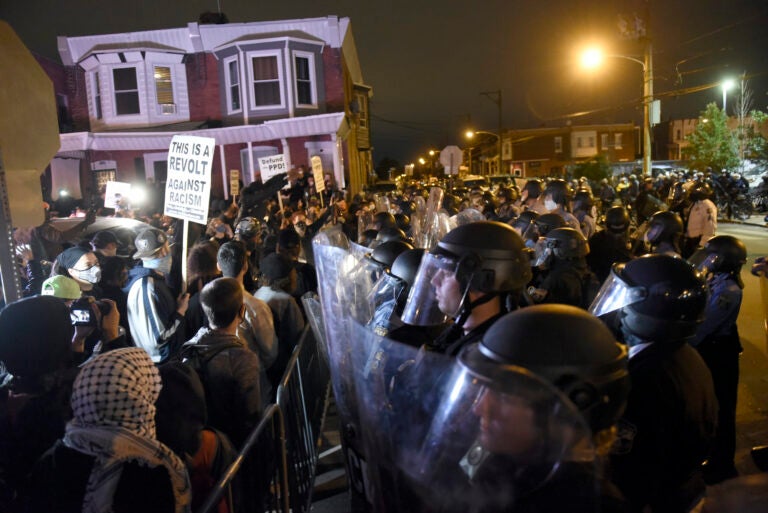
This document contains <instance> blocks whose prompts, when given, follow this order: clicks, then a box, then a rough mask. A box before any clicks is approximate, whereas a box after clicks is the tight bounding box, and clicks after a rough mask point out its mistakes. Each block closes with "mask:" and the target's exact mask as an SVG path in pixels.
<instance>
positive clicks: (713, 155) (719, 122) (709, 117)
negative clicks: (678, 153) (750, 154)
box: [683, 103, 739, 172]
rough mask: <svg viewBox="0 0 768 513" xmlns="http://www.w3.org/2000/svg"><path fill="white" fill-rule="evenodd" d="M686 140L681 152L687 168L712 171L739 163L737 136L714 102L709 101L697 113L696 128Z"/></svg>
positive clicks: (730, 167)
mask: <svg viewBox="0 0 768 513" xmlns="http://www.w3.org/2000/svg"><path fill="white" fill-rule="evenodd" d="M686 140H687V141H688V146H687V147H686V148H684V149H683V154H684V155H685V157H686V158H687V159H688V167H689V168H690V169H699V170H703V169H705V168H708V167H709V168H712V170H714V171H718V172H719V171H722V170H723V169H732V168H735V167H738V165H739V156H738V154H737V144H736V138H735V137H734V136H733V134H732V133H731V131H730V130H729V129H728V125H727V117H726V115H725V112H723V111H722V110H721V109H720V108H719V107H718V106H717V105H716V104H715V103H710V104H709V105H707V108H706V109H705V110H704V112H702V113H701V115H700V116H699V121H698V123H697V124H696V130H694V131H693V133H692V134H691V135H689V136H688V137H687V138H686Z"/></svg>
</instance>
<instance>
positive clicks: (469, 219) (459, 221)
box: [449, 208, 486, 230]
mask: <svg viewBox="0 0 768 513" xmlns="http://www.w3.org/2000/svg"><path fill="white" fill-rule="evenodd" d="M478 221H486V218H485V216H484V215H483V213H482V212H480V211H479V210H476V209H474V208H465V209H464V210H462V211H461V212H459V213H458V214H456V215H454V216H451V217H450V220H449V222H450V229H451V230H453V229H454V228H456V227H457V226H463V225H465V224H469V223H476V222H478Z"/></svg>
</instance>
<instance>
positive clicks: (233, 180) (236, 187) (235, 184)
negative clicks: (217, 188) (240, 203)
mask: <svg viewBox="0 0 768 513" xmlns="http://www.w3.org/2000/svg"><path fill="white" fill-rule="evenodd" d="M238 194H240V170H239V169H230V170H229V195H230V196H237V195H238Z"/></svg>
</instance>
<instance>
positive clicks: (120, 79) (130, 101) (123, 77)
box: [112, 68, 141, 116]
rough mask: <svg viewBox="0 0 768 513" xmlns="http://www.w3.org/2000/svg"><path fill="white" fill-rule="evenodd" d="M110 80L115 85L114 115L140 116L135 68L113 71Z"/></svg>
mask: <svg viewBox="0 0 768 513" xmlns="http://www.w3.org/2000/svg"><path fill="white" fill-rule="evenodd" d="M112 78H113V80H114V83H115V113H116V114H117V115H118V116H122V115H127V114H140V113H141V109H140V108H139V86H138V82H137V80H136V68H116V69H113V70H112Z"/></svg>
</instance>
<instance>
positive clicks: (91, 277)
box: [73, 265, 101, 283]
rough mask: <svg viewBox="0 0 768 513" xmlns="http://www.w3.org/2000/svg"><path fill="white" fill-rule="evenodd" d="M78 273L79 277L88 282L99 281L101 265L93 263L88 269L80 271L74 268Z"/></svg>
mask: <svg viewBox="0 0 768 513" xmlns="http://www.w3.org/2000/svg"><path fill="white" fill-rule="evenodd" d="M73 271H75V272H76V273H77V277H78V278H79V279H81V280H83V281H85V282H88V283H99V280H101V267H99V266H98V265H92V266H91V267H89V268H88V269H85V270H82V271H79V270H77V269H73Z"/></svg>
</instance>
